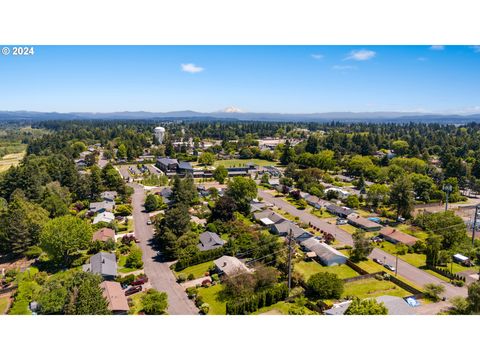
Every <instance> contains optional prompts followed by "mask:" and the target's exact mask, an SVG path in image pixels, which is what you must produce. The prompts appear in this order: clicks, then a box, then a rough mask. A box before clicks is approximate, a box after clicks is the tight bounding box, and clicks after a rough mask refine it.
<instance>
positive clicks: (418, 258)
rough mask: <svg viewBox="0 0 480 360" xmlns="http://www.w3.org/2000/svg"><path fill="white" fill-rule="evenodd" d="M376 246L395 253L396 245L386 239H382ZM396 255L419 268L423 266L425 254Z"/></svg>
mask: <svg viewBox="0 0 480 360" xmlns="http://www.w3.org/2000/svg"><path fill="white" fill-rule="evenodd" d="M378 247H379V248H380V249H382V250H384V251H386V252H388V253H389V254H392V255H396V251H397V247H396V245H395V244H392V243H390V242H388V241H384V242H382V243H380V245H378ZM398 257H399V258H400V259H402V260H404V261H406V262H407V263H409V264H410V265H413V266H415V267H418V268H420V267H422V266H425V261H426V256H425V254H416V253H411V254H410V253H406V254H405V255H399V256H398Z"/></svg>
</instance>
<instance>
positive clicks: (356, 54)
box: [344, 49, 377, 61]
mask: <svg viewBox="0 0 480 360" xmlns="http://www.w3.org/2000/svg"><path fill="white" fill-rule="evenodd" d="M376 54H377V53H376V52H375V51H372V50H365V49H362V50H353V51H351V52H350V54H349V55H348V56H347V57H346V58H345V59H344V60H356V61H365V60H370V59H372V58H374V57H375V55H376Z"/></svg>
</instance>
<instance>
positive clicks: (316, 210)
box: [310, 208, 335, 219]
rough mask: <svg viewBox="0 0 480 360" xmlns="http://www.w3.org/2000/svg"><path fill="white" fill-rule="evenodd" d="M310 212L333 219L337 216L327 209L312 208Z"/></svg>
mask: <svg viewBox="0 0 480 360" xmlns="http://www.w3.org/2000/svg"><path fill="white" fill-rule="evenodd" d="M310 213H311V214H313V215H315V216H316V217H318V218H320V219H332V218H335V217H334V216H333V215H332V214H330V213H329V212H328V211H327V210H319V209H314V208H312V210H310Z"/></svg>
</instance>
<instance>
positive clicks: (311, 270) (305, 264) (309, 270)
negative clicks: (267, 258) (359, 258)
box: [294, 261, 359, 280]
mask: <svg viewBox="0 0 480 360" xmlns="http://www.w3.org/2000/svg"><path fill="white" fill-rule="evenodd" d="M294 270H295V271H297V272H298V273H300V274H301V275H302V276H303V277H304V279H305V280H308V279H309V278H310V276H312V275H314V274H317V273H319V272H328V273H332V274H337V275H338V277H339V278H341V279H347V278H352V277H355V276H358V275H359V274H358V273H357V272H356V271H355V270H353V269H352V268H351V267H349V266H347V265H337V266H322V265H320V264H319V263H318V262H316V261H300V262H299V263H296V264H295V265H294Z"/></svg>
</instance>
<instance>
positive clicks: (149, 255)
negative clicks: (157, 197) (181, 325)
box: [129, 183, 198, 315]
mask: <svg viewBox="0 0 480 360" xmlns="http://www.w3.org/2000/svg"><path fill="white" fill-rule="evenodd" d="M129 186H131V187H132V188H133V189H134V190H135V192H134V194H133V195H132V205H133V218H134V221H135V236H136V238H137V239H138V240H140V243H139V246H140V248H141V249H142V253H143V256H142V258H143V262H144V270H145V274H146V275H147V276H148V279H149V282H150V283H151V285H152V287H153V288H155V289H157V290H158V291H163V292H166V293H167V294H168V313H169V314H172V315H196V314H198V309H197V308H196V306H195V304H194V303H193V302H192V301H191V300H190V299H188V297H187V294H186V293H185V290H184V288H182V286H180V285H179V284H178V283H177V281H176V280H175V276H174V275H173V273H172V271H171V270H170V267H169V266H170V264H171V263H168V262H162V261H160V260H159V259H158V257H157V251H156V250H155V249H154V248H153V247H152V239H153V234H154V228H153V225H147V221H148V219H149V217H148V214H147V213H146V212H144V207H143V203H144V200H145V191H144V189H143V187H142V186H141V185H139V184H137V183H131V184H129Z"/></svg>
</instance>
